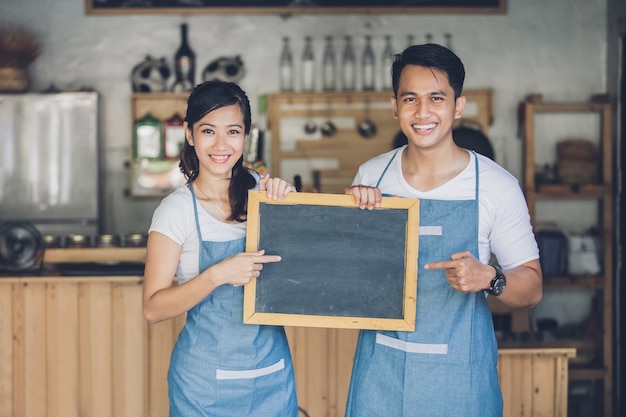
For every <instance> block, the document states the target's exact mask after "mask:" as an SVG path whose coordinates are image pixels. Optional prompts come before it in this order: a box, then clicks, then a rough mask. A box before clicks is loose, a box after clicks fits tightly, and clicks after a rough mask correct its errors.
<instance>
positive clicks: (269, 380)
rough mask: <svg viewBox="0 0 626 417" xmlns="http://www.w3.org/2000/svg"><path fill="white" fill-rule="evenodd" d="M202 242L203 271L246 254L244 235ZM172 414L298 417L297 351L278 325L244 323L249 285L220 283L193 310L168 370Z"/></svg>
mask: <svg viewBox="0 0 626 417" xmlns="http://www.w3.org/2000/svg"><path fill="white" fill-rule="evenodd" d="M189 188H190V190H191V193H192V199H193V204H194V212H195V217H196V228H197V230H198V238H199V239H200V257H199V258H200V259H199V264H200V271H204V270H205V269H207V268H208V267H210V266H211V265H214V264H216V263H218V262H220V261H222V260H224V259H225V258H227V257H229V256H231V255H234V254H236V253H239V252H242V251H244V247H245V238H241V239H236V240H232V241H228V242H210V241H203V240H202V234H201V232H200V223H199V220H198V208H197V203H196V198H195V194H194V192H193V187H191V186H190V187H189ZM168 383H169V396H170V416H172V417H208V416H211V417H217V416H219V417H231V416H232V417H242V416H259V417H279V416H280V417H292V416H293V417H295V416H297V415H298V406H297V400H296V389H295V382H294V375H293V365H292V362H291V354H290V351H289V347H288V344H287V338H286V336H285V331H284V329H283V328H282V327H277V326H258V325H248V324H243V287H242V286H233V285H222V286H220V287H218V288H217V289H215V290H214V291H213V292H212V293H211V294H209V295H208V296H207V297H206V298H205V299H204V300H202V301H201V302H200V303H198V304H197V305H196V306H195V307H193V308H192V309H191V310H189V311H188V312H187V322H186V323H185V326H184V327H183V329H182V331H181V333H180V335H179V337H178V340H177V342H176V345H175V346H174V350H173V352H172V357H171V363H170V369H169V373H168Z"/></svg>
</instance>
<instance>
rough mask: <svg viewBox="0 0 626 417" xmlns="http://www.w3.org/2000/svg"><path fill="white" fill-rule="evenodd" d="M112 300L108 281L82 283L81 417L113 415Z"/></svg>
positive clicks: (80, 318) (79, 297)
mask: <svg viewBox="0 0 626 417" xmlns="http://www.w3.org/2000/svg"><path fill="white" fill-rule="evenodd" d="M111 297H112V296H111V284H110V283H108V282H93V283H86V282H83V283H80V286H79V292H78V311H79V325H78V332H79V351H80V354H79V356H80V357H79V370H80V381H81V383H80V387H79V389H80V395H79V403H80V407H79V410H80V415H81V416H91V417H110V416H112V415H113V408H112V404H113V391H112V390H113V359H112V344H111V340H112V335H113V323H112V317H111V310H112V300H111Z"/></svg>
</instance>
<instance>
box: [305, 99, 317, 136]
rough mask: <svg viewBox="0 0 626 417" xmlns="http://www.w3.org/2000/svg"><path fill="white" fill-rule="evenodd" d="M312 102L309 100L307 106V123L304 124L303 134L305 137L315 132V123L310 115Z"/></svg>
mask: <svg viewBox="0 0 626 417" xmlns="http://www.w3.org/2000/svg"><path fill="white" fill-rule="evenodd" d="M311 107H312V100H311V99H309V103H308V106H307V115H306V117H307V121H306V123H304V133H306V134H307V135H312V134H313V133H315V132H316V131H317V123H315V120H313V117H312V115H311V113H312V110H311Z"/></svg>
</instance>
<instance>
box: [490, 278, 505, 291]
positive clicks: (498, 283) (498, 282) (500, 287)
mask: <svg viewBox="0 0 626 417" xmlns="http://www.w3.org/2000/svg"><path fill="white" fill-rule="evenodd" d="M505 286H506V280H505V279H504V277H497V278H496V279H495V280H494V283H493V290H492V292H493V295H500V294H502V291H504V287H505Z"/></svg>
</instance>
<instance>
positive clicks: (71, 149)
mask: <svg viewBox="0 0 626 417" xmlns="http://www.w3.org/2000/svg"><path fill="white" fill-rule="evenodd" d="M98 162H99V161H98V94H97V93H95V92H72V93H58V94H57V93H55V94H30V93H29V94H4V95H0V222H6V221H24V222H30V223H32V224H34V225H35V226H36V227H37V229H38V230H39V231H40V232H41V233H42V234H51V235H59V236H62V235H69V234H83V235H88V236H93V235H96V234H98V233H99V195H100V181H99V163H98Z"/></svg>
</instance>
